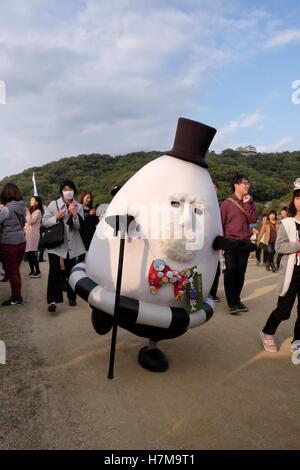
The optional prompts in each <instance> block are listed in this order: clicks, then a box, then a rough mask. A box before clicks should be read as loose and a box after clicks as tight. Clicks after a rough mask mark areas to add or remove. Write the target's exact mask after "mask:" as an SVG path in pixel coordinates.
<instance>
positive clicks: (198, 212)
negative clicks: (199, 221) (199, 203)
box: [194, 207, 203, 215]
mask: <svg viewBox="0 0 300 470" xmlns="http://www.w3.org/2000/svg"><path fill="white" fill-rule="evenodd" d="M194 212H195V214H197V215H202V214H203V210H202V209H200V207H195V209H194Z"/></svg>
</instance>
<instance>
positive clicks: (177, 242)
mask: <svg viewBox="0 0 300 470" xmlns="http://www.w3.org/2000/svg"><path fill="white" fill-rule="evenodd" d="M122 214H129V215H132V216H134V217H135V223H136V229H135V231H134V234H131V236H132V238H126V240H125V253H124V263H123V275H122V287H121V294H122V295H124V296H127V297H130V298H133V299H137V300H139V301H144V302H147V303H156V304H157V305H163V306H171V307H184V303H183V301H179V302H178V301H177V300H176V299H175V296H174V292H173V286H172V285H171V284H165V285H163V286H162V287H161V288H160V289H159V290H158V291H157V293H156V294H153V293H151V292H150V289H149V280H148V273H149V268H150V266H151V263H152V262H153V260H156V259H161V260H163V261H164V262H165V264H166V265H168V266H169V267H170V268H171V269H172V270H177V271H181V270H183V269H185V268H190V267H193V266H197V268H198V271H199V272H200V273H201V276H202V291H203V299H204V300H205V299H206V298H207V296H208V294H209V291H210V289H211V286H212V283H213V280H214V277H215V273H216V269H217V263H218V253H217V252H216V251H215V250H213V248H212V243H213V240H214V239H215V237H216V236H217V235H221V234H222V225H221V218H220V210H219V204H218V200H217V196H216V192H215V189H214V185H213V182H212V179H211V177H210V175H209V172H208V170H207V169H205V168H202V167H201V166H198V165H196V164H194V163H190V162H186V161H183V160H181V159H178V158H174V157H172V156H169V155H163V156H161V157H159V158H157V159H156V160H154V161H152V162H150V163H148V164H147V165H145V166H144V167H143V168H141V169H140V170H139V171H138V172H137V173H136V174H134V175H133V176H132V177H131V178H130V179H129V180H128V181H127V183H126V184H125V185H124V186H123V187H122V188H121V189H120V190H119V192H118V193H117V194H116V196H115V197H114V199H113V200H112V202H111V203H110V205H109V207H108V209H107V212H106V214H105V217H107V216H111V215H122ZM105 217H103V218H102V220H101V221H100V223H99V225H98V227H97V230H96V233H95V235H94V238H93V240H92V243H91V246H90V249H89V251H88V253H87V256H86V268H85V269H86V274H87V276H88V277H89V278H90V279H92V280H93V281H94V282H95V283H96V284H98V285H100V286H102V287H103V288H104V289H106V290H108V291H110V292H115V289H116V282H117V274H118V260H119V247H120V239H119V236H118V237H115V236H114V233H113V229H112V227H110V226H109V225H108V224H107V223H106V221H105Z"/></svg>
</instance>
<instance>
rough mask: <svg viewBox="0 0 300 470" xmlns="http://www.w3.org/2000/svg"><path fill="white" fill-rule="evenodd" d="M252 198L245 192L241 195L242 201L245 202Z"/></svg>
mask: <svg viewBox="0 0 300 470" xmlns="http://www.w3.org/2000/svg"><path fill="white" fill-rule="evenodd" d="M251 200H252V198H251V196H250V194H246V195H245V196H244V197H243V202H244V203H247V202H250V201H251Z"/></svg>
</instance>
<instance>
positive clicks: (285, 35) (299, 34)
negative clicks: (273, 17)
mask: <svg viewBox="0 0 300 470" xmlns="http://www.w3.org/2000/svg"><path fill="white" fill-rule="evenodd" d="M299 41H300V29H287V30H285V31H281V32H280V33H277V34H275V35H274V36H273V37H272V38H271V39H269V40H268V41H267V42H266V44H265V47H266V48H268V49H270V48H275V47H281V46H285V45H287V44H289V43H291V42H299Z"/></svg>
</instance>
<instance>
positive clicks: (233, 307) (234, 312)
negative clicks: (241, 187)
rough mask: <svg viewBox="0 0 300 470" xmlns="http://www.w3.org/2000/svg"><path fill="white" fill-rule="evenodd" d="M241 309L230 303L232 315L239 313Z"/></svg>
mask: <svg viewBox="0 0 300 470" xmlns="http://www.w3.org/2000/svg"><path fill="white" fill-rule="evenodd" d="M240 311H241V310H240V309H239V307H238V306H237V305H229V313H230V315H238V314H239V312H240Z"/></svg>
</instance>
